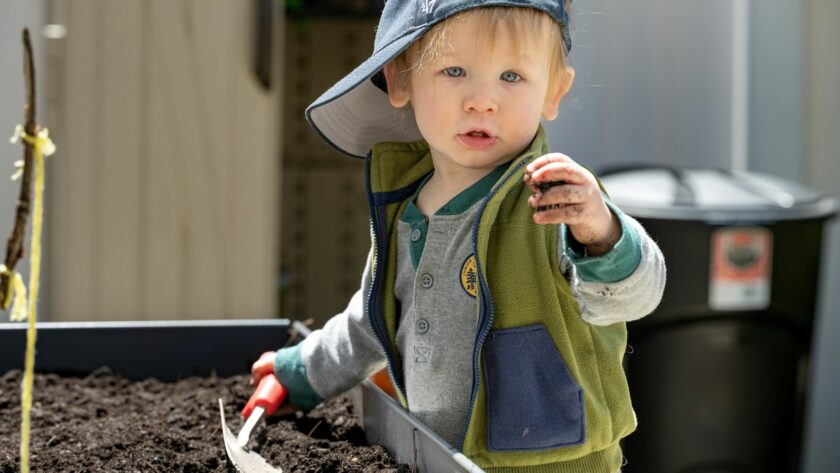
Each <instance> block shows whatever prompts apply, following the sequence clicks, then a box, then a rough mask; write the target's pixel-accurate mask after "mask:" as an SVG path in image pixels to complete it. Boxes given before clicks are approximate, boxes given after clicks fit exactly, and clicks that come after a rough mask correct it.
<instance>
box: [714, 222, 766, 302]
mask: <svg viewBox="0 0 840 473" xmlns="http://www.w3.org/2000/svg"><path fill="white" fill-rule="evenodd" d="M711 256H712V257H711V260H712V261H711V269H710V271H709V307H711V308H712V309H714V310H761V309H766V308H767V307H768V306H769V305H770V283H771V266H772V259H773V233H772V232H771V231H770V230H769V229H767V228H763V227H737V228H735V227H729V228H722V229H719V230H715V231H714V232H713V233H712V253H711Z"/></svg>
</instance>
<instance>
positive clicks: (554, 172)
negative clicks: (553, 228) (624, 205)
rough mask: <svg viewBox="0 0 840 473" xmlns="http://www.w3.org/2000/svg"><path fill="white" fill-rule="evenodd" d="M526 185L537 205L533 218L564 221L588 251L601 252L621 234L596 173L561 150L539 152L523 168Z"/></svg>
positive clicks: (532, 204) (555, 221) (593, 253)
mask: <svg viewBox="0 0 840 473" xmlns="http://www.w3.org/2000/svg"><path fill="white" fill-rule="evenodd" d="M525 185H527V186H528V187H529V188H531V190H532V191H534V195H532V196H531V197H530V198H529V199H528V203H529V204H531V207H534V208H535V209H537V212H535V213H534V222H536V223H540V224H559V223H565V224H566V225H568V227H569V229H570V230H571V232H572V235H573V236H574V237H575V239H576V240H577V241H578V242H580V243H581V244H583V245H586V251H587V254H589V255H591V256H598V255H603V254H605V253H606V252H608V251H609V250H610V249H612V247H613V245H615V243H616V242H617V241H618V239H619V238H620V237H621V224H620V223H619V221H618V218H617V217H616V216H615V215H613V213H612V212H611V211H610V209H609V207H607V204H606V203H605V202H604V198H603V197H602V195H601V189H600V188H599V187H598V182H597V181H596V180H595V176H593V175H592V173H591V172H589V171H587V170H586V169H585V168H583V167H582V166H581V165H579V164H578V163H576V162H574V160H572V158H570V157H568V156H566V155H564V154H560V153H550V154H546V155H543V156H540V157H539V158H537V159H535V160H534V161H533V162H531V163H530V164H528V167H527V168H525Z"/></svg>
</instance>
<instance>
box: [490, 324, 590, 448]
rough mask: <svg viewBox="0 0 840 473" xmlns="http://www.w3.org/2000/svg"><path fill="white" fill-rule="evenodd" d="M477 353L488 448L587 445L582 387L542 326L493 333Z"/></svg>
mask: <svg viewBox="0 0 840 473" xmlns="http://www.w3.org/2000/svg"><path fill="white" fill-rule="evenodd" d="M482 352H483V358H484V372H485V378H486V384H487V447H488V449H489V450H496V451H520V450H542V449H548V448H556V447H564V446H571V445H580V444H582V443H584V442H585V441H586V420H585V409H584V403H583V389H581V387H580V385H578V384H577V382H576V381H575V380H574V378H572V376H571V374H569V370H568V368H566V363H565V362H564V361H563V358H562V357H561V356H560V353H559V352H558V351H557V347H556V346H555V345H554V341H553V340H552V339H551V336H550V335H549V334H548V331H546V329H545V326H543V325H530V326H527V327H517V328H512V329H504V330H496V331H493V332H491V333H490V335H489V337H488V338H487V340H486V341H485V343H484V348H483V350H482Z"/></svg>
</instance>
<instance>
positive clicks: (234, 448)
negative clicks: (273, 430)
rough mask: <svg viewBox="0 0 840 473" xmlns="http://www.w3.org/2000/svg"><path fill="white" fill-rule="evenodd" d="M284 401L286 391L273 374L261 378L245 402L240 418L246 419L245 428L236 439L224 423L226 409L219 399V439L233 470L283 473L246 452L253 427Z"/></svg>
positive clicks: (258, 456) (255, 454)
mask: <svg viewBox="0 0 840 473" xmlns="http://www.w3.org/2000/svg"><path fill="white" fill-rule="evenodd" d="M285 399H286V388H284V387H283V385H282V384H280V382H279V381H278V380H277V377H275V376H274V375H273V374H269V375H266V376H263V378H262V379H261V380H260V384H259V386H257V389H256V391H254V394H253V395H252V396H251V399H249V400H248V403H247V404H246V405H245V409H243V410H242V416H243V417H245V419H246V420H245V425H243V426H242V430H241V431H240V432H239V435H238V436H236V435H233V432H231V431H230V429H229V428H228V426H227V423H226V422H225V406H224V403H223V402H222V400H221V399H219V412H220V414H221V416H222V435H223V436H224V439H225V450H226V451H227V455H228V458H230V461H231V463H233V466H234V467H236V469H237V470H238V471H240V472H241V473H283V470H281V469H279V468H275V467H273V466H271V465H269V464H268V462H267V461H265V458H263V457H261V456H260V455H258V454H257V453H256V452H252V451H250V450H247V449H246V446H247V444H248V440H249V439H250V437H251V431H253V429H254V426H256V425H257V423H258V422H259V421H260V419H262V418H263V416H266V415H271V414H273V413H274V411H276V410H277V408H278V407H280V405H281V404H283V400H285Z"/></svg>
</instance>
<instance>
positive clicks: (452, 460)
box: [0, 320, 482, 473]
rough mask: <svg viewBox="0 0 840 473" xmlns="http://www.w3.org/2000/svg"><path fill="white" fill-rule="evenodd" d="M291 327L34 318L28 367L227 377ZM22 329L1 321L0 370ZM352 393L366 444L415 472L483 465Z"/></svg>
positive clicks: (367, 387) (371, 388) (390, 409)
mask: <svg viewBox="0 0 840 473" xmlns="http://www.w3.org/2000/svg"><path fill="white" fill-rule="evenodd" d="M292 327H294V328H295V329H296V330H297V331H298V332H299V333H301V334H304V335H305V334H308V333H309V329H307V328H306V326H304V325H303V324H301V323H299V322H291V321H289V320H245V321H243V320H237V321H223V320H218V321H160V322H68V323H50V322H45V323H40V324H38V342H37V346H36V349H37V353H36V356H35V367H36V371H38V372H51V373H57V374H62V375H75V376H85V375H87V374H89V373H91V372H92V371H94V370H96V369H98V368H101V367H103V366H107V367H108V368H110V369H111V371H113V372H115V373H119V374H120V375H122V376H124V377H126V378H128V379H132V380H141V379H145V378H150V377H151V378H156V379H159V380H162V381H174V380H176V379H180V378H185V377H189V376H209V375H211V374H212V373H215V374H216V375H218V376H222V377H226V376H233V375H237V374H243V373H247V372H249V371H250V369H251V364H252V363H253V362H254V361H255V360H256V359H257V358H258V357H259V355H260V354H261V353H262V352H263V351H266V350H271V349H276V348H277V347H280V346H282V345H283V344H284V343H285V342H286V340H287V339H288V337H289V332H290V331H291V329H292ZM25 332H26V325H25V324H18V323H15V324H10V323H4V324H0V373H5V372H6V371H9V370H12V369H22V368H23V358H24V348H25V344H26V335H25ZM351 396H352V398H353V401H354V404H355V406H356V410H357V412H358V415H359V417H360V418H361V419H362V423H363V425H364V428H365V433H366V435H367V439H368V442H370V443H376V444H380V445H382V446H384V447H385V448H386V449H387V450H388V452H389V453H390V454H391V455H392V456H393V457H394V458H395V459H396V460H397V461H399V462H401V463H406V464H408V465H411V466H414V467H416V469H417V471H419V472H472V473H478V472H481V471H482V470H481V469H480V468H478V467H477V466H476V465H475V464H474V463H472V462H471V461H470V460H469V459H468V458H466V457H465V456H463V455H462V454H460V453H458V452H457V451H455V450H454V449H453V448H452V447H451V446H449V445H448V444H447V443H446V442H445V441H444V440H443V439H441V438H440V437H438V436H437V435H436V434H435V433H434V432H432V431H431V430H429V429H428V427H426V426H424V425H423V424H421V423H420V422H418V421H417V420H416V419H414V418H413V417H412V416H411V415H410V414H408V413H407V412H406V411H405V410H403V409H402V407H401V406H400V405H399V404H398V403H397V402H396V401H394V400H393V399H391V398H390V397H389V396H388V395H387V394H385V393H384V392H382V391H381V390H380V389H379V388H377V387H376V386H375V385H374V384H373V383H371V382H370V381H365V382H363V383H362V384H361V385H360V386H358V387H356V388H354V389H353V390H352V391H351ZM207 408H208V409H217V407H216V406H215V405H213V406H207Z"/></svg>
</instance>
